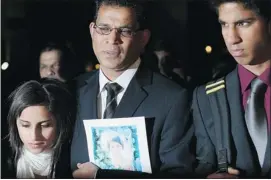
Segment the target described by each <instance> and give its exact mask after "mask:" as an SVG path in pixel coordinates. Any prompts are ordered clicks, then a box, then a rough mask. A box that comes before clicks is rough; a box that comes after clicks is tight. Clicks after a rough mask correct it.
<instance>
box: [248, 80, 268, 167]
mask: <svg viewBox="0 0 271 180" xmlns="http://www.w3.org/2000/svg"><path fill="white" fill-rule="evenodd" d="M266 89H267V85H266V84H265V83H264V82H263V81H261V80H260V79H258V78H256V79H254V80H253V81H252V82H251V92H250V96H249V97H248V101H247V107H246V112H245V117H246V124H247V128H248V131H249V134H250V137H251V139H252V141H253V143H254V145H255V148H256V150H257V154H258V158H259V162H260V165H261V166H262V165H263V162H264V156H265V150H266V145H267V118H266V112H265V108H264V97H265V91H266Z"/></svg>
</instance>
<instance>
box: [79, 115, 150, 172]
mask: <svg viewBox="0 0 271 180" xmlns="http://www.w3.org/2000/svg"><path fill="white" fill-rule="evenodd" d="M83 122H84V127H85V131H86V139H87V144H88V153H89V160H90V162H92V163H94V164H96V165H97V166H99V167H100V168H102V169H118V170H128V171H140V172H146V173H151V172H152V170H151V163H150V156H149V148H148V141H147V133H146V124H145V118H144V117H131V118H114V119H92V120H83Z"/></svg>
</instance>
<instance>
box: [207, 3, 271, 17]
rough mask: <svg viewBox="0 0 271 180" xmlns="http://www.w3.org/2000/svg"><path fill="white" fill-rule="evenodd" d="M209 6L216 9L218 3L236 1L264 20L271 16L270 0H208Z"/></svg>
mask: <svg viewBox="0 0 271 180" xmlns="http://www.w3.org/2000/svg"><path fill="white" fill-rule="evenodd" d="M209 2H210V4H211V6H212V7H213V8H214V9H215V10H217V9H218V8H219V6H220V5H222V4H223V3H228V2H237V3H241V4H243V6H244V7H245V8H246V9H249V10H252V11H254V12H255V13H256V14H258V15H259V16H261V17H263V18H264V19H265V20H267V21H270V18H271V1H270V0H209Z"/></svg>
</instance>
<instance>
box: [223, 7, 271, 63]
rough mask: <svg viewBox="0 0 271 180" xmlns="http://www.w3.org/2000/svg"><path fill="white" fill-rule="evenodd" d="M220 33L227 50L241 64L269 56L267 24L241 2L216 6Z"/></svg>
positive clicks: (256, 61)
mask: <svg viewBox="0 0 271 180" xmlns="http://www.w3.org/2000/svg"><path fill="white" fill-rule="evenodd" d="M218 15H219V21H220V24H221V27H222V35H223V38H224V41H225V44H226V46H227V49H228V51H229V52H230V54H231V55H232V56H233V57H234V59H235V60H236V61H237V63H239V64H241V65H256V64H260V63H263V62H265V61H266V60H267V59H268V56H269V58H270V51H271V49H270V47H271V45H270V44H271V42H270V32H269V30H268V24H267V23H266V21H264V19H263V18H261V17H259V16H258V15H257V14H256V13H255V12H254V11H252V10H249V9H245V8H244V6H243V5H242V4H241V3H236V2H230V3H224V4H222V5H220V6H219V8H218Z"/></svg>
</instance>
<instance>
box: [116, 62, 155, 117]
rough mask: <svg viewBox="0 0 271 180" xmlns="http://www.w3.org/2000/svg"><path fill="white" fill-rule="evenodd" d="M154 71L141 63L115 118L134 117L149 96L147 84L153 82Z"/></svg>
mask: <svg viewBox="0 0 271 180" xmlns="http://www.w3.org/2000/svg"><path fill="white" fill-rule="evenodd" d="M151 80H152V72H150V71H149V70H147V69H145V68H144V67H143V65H142V64H141V65H140V67H139V68H138V71H137V73H136V74H135V76H134V77H133V79H132V80H131V82H130V84H129V86H128V88H127V90H126V92H125V93H124V95H123V97H122V99H121V101H120V103H119V105H118V107H117V109H116V112H115V114H114V116H113V118H121V117H132V116H133V115H134V113H135V112H136V110H137V109H138V107H139V105H140V104H141V103H142V102H143V101H144V99H145V98H146V97H147V96H148V93H147V91H146V86H147V85H149V84H151Z"/></svg>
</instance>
